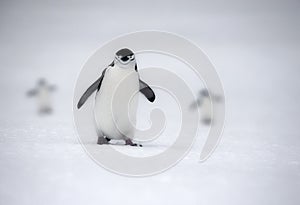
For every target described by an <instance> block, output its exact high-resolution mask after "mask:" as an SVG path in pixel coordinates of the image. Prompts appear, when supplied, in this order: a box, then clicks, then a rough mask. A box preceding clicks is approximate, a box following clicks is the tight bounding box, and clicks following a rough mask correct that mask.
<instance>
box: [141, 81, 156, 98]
mask: <svg viewBox="0 0 300 205" xmlns="http://www.w3.org/2000/svg"><path fill="white" fill-rule="evenodd" d="M140 92H141V93H143V95H145V97H146V98H147V99H148V100H149V101H150V102H153V101H154V100H155V94H154V92H153V90H152V89H151V88H150V87H149V85H147V83H145V82H144V81H142V80H141V79H140Z"/></svg>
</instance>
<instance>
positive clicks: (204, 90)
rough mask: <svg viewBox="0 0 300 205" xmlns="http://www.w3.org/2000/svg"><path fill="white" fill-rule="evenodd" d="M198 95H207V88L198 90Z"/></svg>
mask: <svg viewBox="0 0 300 205" xmlns="http://www.w3.org/2000/svg"><path fill="white" fill-rule="evenodd" d="M200 95H201V96H203V97H209V93H208V90H207V89H202V90H201V91H200Z"/></svg>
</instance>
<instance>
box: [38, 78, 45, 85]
mask: <svg viewBox="0 0 300 205" xmlns="http://www.w3.org/2000/svg"><path fill="white" fill-rule="evenodd" d="M45 85H46V80H45V79H44V78H40V79H39V80H38V86H45Z"/></svg>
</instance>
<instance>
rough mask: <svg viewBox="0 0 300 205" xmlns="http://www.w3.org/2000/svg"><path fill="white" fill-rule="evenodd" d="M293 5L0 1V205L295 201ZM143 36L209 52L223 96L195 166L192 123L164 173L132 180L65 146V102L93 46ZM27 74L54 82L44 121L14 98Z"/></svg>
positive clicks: (69, 137) (68, 105) (68, 118)
mask: <svg viewBox="0 0 300 205" xmlns="http://www.w3.org/2000/svg"><path fill="white" fill-rule="evenodd" d="M299 6H300V4H299V2H298V1H293V0H288V1H258V0H255V1H234V0H230V1H209V2H208V1H196V0H195V1H178V2H176V3H175V2H173V1H170V0H168V1H163V2H162V1H157V2H153V1H137V0H136V1H133V2H130V3H129V2H128V1H113V3H112V2H111V3H110V2H108V1H107V2H106V1H103V2H97V1H72V2H71V1H70V2H68V1H26V2H25V1H24V2H23V1H5V2H4V1H1V2H0V15H1V18H0V25H1V33H0V43H1V47H0V65H1V68H0V94H1V101H0V113H1V114H0V204H7V205H17V204H23V205H25V204H28V205H29V204H30V205H32V204H47V205H48V204H72V205H77V204H91V205H92V204H132V205H133V204H149V205H150V204H195V205H199V204H211V205H213V204H231V205H232V204H246V205H247V204H249V205H252V204H257V205H258V204H263V205H265V204H272V205H275V204H278V205H281V204H287V205H292V204H295V205H297V204H299V203H300V197H299V190H300V149H299V147H300V135H299V130H298V126H299V125H298V123H299V116H300V109H299V104H300V96H299V88H300V81H299V74H300V73H299V72H300V71H299V66H300V63H299V50H300V49H299V45H300V41H299V40H300V39H299V36H300V34H299V31H300V27H299V17H300V14H299ZM145 29H155V30H166V31H170V32H174V33H178V34H180V35H182V36H185V37H187V38H188V39H190V40H192V41H193V42H195V43H196V44H197V45H199V46H200V47H201V49H203V51H205V52H206V53H207V54H208V55H209V57H210V59H211V60H212V62H213V63H214V65H215V66H216V70H217V72H218V73H219V76H220V78H221V81H222V83H223V86H224V89H225V94H226V126H225V129H224V133H223V138H222V140H221V142H220V144H219V146H218V148H217V149H216V151H215V152H214V154H213V155H212V156H211V157H210V158H209V159H208V160H207V161H206V162H204V163H199V162H198V160H199V155H200V151H201V148H202V145H203V142H204V140H205V139H203V135H204V133H205V132H206V131H207V130H206V129H205V128H204V127H203V128H202V129H201V131H200V133H199V137H198V138H197V141H196V142H195V145H194V147H193V148H192V150H191V152H190V153H189V154H188V155H187V156H186V157H185V158H184V159H183V160H182V161H181V162H180V163H178V164H177V165H176V166H175V167H173V168H171V169H169V170H168V171H166V172H164V173H161V174H158V175H154V176H150V177H145V178H133V177H124V176H119V175H116V174H114V173H111V172H109V171H107V170H105V169H103V168H102V167H100V166H98V165H97V164H96V163H95V162H94V161H93V160H92V159H90V158H89V157H88V155H87V154H86V153H85V151H84V150H83V148H82V146H81V145H80V143H79V142H78V139H77V134H76V131H75V127H74V124H73V118H72V98H73V89H74V85H75V83H76V78H77V76H78V74H79V72H80V69H81V66H82V65H83V64H84V63H85V62H86V59H87V57H88V56H90V55H91V54H92V53H93V51H94V50H95V49H97V48H98V47H99V46H101V45H102V44H103V43H105V42H107V41H109V40H110V39H112V38H114V37H116V36H118V35H121V34H123V33H127V32H133V31H136V30H145ZM39 77H45V78H47V80H48V82H49V83H51V84H55V85H57V92H55V93H53V95H52V100H53V107H54V113H53V115H50V116H39V115H38V114H37V112H36V106H35V105H36V104H35V101H34V99H31V98H27V97H26V95H25V93H26V92H27V91H28V90H29V89H30V88H32V87H33V86H34V85H35V83H36V80H37V79H38V78H39ZM164 148H165V145H164V144H162V145H161V146H159V145H155V146H151V145H150V144H149V145H146V146H145V147H144V148H142V149H144V150H145V152H146V154H151V153H155V152H159V151H161V150H163V149H164ZM118 149H120V150H123V151H124V152H129V153H131V152H132V154H135V152H136V151H135V150H134V149H133V148H132V147H122V146H118ZM138 149H140V148H138Z"/></svg>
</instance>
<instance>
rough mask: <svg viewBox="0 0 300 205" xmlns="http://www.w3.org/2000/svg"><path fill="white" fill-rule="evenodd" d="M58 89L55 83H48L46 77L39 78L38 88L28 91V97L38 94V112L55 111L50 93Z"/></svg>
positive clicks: (47, 112) (42, 113) (49, 112)
mask: <svg viewBox="0 0 300 205" xmlns="http://www.w3.org/2000/svg"><path fill="white" fill-rule="evenodd" d="M55 89H56V87H55V86H54V85H48V83H47V82H46V80H45V79H44V78H40V79H39V80H38V83H37V86H36V88H34V89H32V90H29V91H28V92H27V96H28V97H33V96H36V97H37V100H38V113H39V114H41V115H44V114H51V113H52V112H53V109H52V106H51V100H50V93H51V92H53V91H54V90H55Z"/></svg>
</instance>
